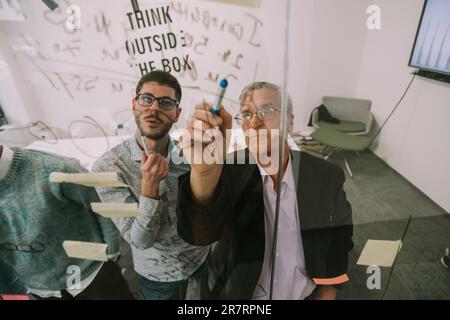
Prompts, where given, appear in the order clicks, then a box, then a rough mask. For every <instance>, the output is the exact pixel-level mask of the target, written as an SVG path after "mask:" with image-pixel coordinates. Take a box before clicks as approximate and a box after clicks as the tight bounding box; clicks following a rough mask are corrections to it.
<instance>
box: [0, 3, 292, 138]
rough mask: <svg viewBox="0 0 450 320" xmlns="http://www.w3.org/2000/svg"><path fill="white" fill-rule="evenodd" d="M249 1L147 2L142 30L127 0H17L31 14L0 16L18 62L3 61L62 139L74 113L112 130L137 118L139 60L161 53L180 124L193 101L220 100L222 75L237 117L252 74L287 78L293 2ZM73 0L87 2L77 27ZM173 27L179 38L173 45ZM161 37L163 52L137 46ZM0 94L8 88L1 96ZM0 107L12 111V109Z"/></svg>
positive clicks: (93, 132)
mask: <svg viewBox="0 0 450 320" xmlns="http://www.w3.org/2000/svg"><path fill="white" fill-rule="evenodd" d="M233 2H239V1H233ZM242 2H247V3H250V4H253V5H238V4H226V3H224V2H223V1H217V0H216V1H206V0H190V1H185V0H181V1H166V0H159V1H153V0H145V1H144V0H140V1H139V8H140V10H141V12H145V10H147V15H148V18H147V17H145V14H144V18H145V22H146V23H145V26H144V22H142V21H141V28H137V20H136V19H135V17H134V15H133V10H132V6H131V2H130V1H129V0H115V1H106V0H70V1H69V0H58V3H59V4H60V7H59V8H58V9H56V10H55V11H53V12H51V11H49V10H48V9H47V8H46V7H45V5H44V4H43V3H42V2H41V1H20V4H21V7H22V10H23V14H24V16H25V21H22V22H8V21H0V28H1V29H0V30H1V32H2V33H3V34H4V36H5V38H6V39H7V42H8V43H2V44H1V46H2V47H3V46H10V48H11V49H12V50H13V52H14V55H13V56H14V61H6V62H7V63H14V64H15V65H16V66H17V69H18V70H19V71H20V72H21V76H22V77H23V78H24V79H25V81H26V82H27V84H28V86H27V88H28V89H27V90H26V91H21V92H20V94H22V95H28V97H27V99H26V101H27V104H26V106H25V107H26V108H27V109H28V111H30V114H34V115H37V117H38V119H33V120H41V121H43V122H45V123H46V124H48V125H49V126H50V127H52V128H56V129H57V132H58V135H59V137H61V138H64V137H67V135H68V131H69V126H70V124H71V123H72V122H73V121H79V120H81V119H84V118H83V117H84V116H86V115H87V116H90V117H91V118H93V119H95V120H96V121H97V122H98V123H99V124H100V125H101V126H102V127H103V129H104V131H106V132H107V133H108V134H114V128H115V127H116V126H117V123H124V122H125V121H128V120H130V119H132V118H131V117H132V114H131V100H132V98H133V96H134V94H135V87H136V83H137V80H138V79H139V78H140V76H141V71H140V70H141V69H140V68H142V66H144V67H145V66H146V67H147V68H148V69H150V67H151V66H153V67H155V68H157V69H161V68H162V67H163V66H164V65H163V64H162V61H170V63H171V64H170V65H169V66H170V67H171V70H168V71H171V72H172V73H173V74H174V75H175V76H176V77H177V78H178V79H179V81H180V83H181V85H182V88H183V98H182V101H181V107H182V108H183V112H182V114H181V118H180V120H179V122H178V123H177V127H184V126H185V124H186V121H187V119H189V118H190V116H191V114H192V110H193V107H194V106H195V104H197V103H200V102H202V101H203V100H206V101H210V102H213V101H214V95H215V93H216V91H217V86H218V83H219V82H220V80H221V79H222V78H227V79H228V81H229V88H228V90H227V94H226V99H225V101H224V105H225V107H227V108H228V109H229V111H230V112H231V113H232V114H233V115H235V114H236V113H237V112H238V110H239V104H238V101H237V100H238V96H239V93H240V90H241V89H242V87H244V86H245V85H247V84H249V83H251V82H253V81H254V80H257V81H263V80H264V81H271V82H274V83H279V84H281V82H282V79H283V73H284V70H283V54H284V32H285V28H286V24H285V21H284V19H283V17H284V16H285V5H286V1H268V0H265V1H264V0H261V1H242ZM255 4H256V5H255ZM73 5H75V6H77V7H78V8H79V9H80V10H79V12H80V17H81V19H80V29H74V30H71V29H70V26H73V25H74V24H73V22H74V20H73V18H74V12H75V11H74V10H73V8H74V7H73ZM75 8H76V7H75ZM68 9H69V10H68ZM151 10H153V11H151ZM157 11H158V12H159V13H161V12H166V18H167V15H168V16H169V17H170V23H164V19H163V23H161V24H159V23H155V24H152V22H154V21H153V20H152V12H153V14H155V13H156V12H157ZM161 14H162V15H164V14H163V13H161ZM130 16H131V18H130ZM133 17H134V20H133ZM166 20H168V19H166ZM68 21H69V22H71V23H72V24H70V23H69V29H68ZM148 22H150V23H148ZM169 33H171V34H173V35H175V37H176V45H175V46H173V41H172V43H170V39H169V37H168V36H167V35H168V34H169ZM163 35H166V39H165V40H166V42H167V43H166V48H165V50H160V51H158V50H156V49H157V44H155V42H152V45H153V47H152V51H150V50H149V47H148V46H147V47H146V51H145V53H143V54H139V52H138V50H136V49H137V48H136V47H135V48H134V51H133V48H132V47H133V43H134V44H135V42H133V41H136V39H138V41H139V40H142V39H144V43H146V41H149V42H150V41H151V40H152V38H155V37H157V36H159V42H162V36H163ZM147 39H148V40H147ZM172 40H173V39H172ZM138 43H139V42H138ZM171 45H172V47H171ZM127 47H128V50H127ZM163 59H166V60H163ZM177 59H179V61H181V62H180V65H181V66H182V68H180V67H179V66H178V64H177ZM174 60H175V62H173V61H174ZM186 61H187V62H188V66H187V67H185V65H186ZM150 63H151V64H150ZM176 69H177V70H176ZM1 94H5V93H0V98H1ZM2 107H3V109H4V111H5V112H6V114H7V115H8V112H9V113H11V112H13V110H14V106H8V105H3V106H2ZM132 122H133V121H132V120H131V121H128V123H132ZM79 125H80V126H72V127H71V128H72V129H71V130H72V131H73V128H76V130H75V131H76V132H75V135H76V137H84V136H98V135H101V134H102V133H101V132H100V131H99V130H98V129H97V128H95V126H94V127H93V126H90V127H89V126H87V127H83V125H84V123H83V122H80V123H79ZM130 133H131V132H130ZM72 134H74V133H73V132H72Z"/></svg>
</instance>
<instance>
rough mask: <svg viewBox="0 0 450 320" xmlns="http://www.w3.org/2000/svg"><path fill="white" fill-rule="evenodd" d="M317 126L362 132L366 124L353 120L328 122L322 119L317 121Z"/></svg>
mask: <svg viewBox="0 0 450 320" xmlns="http://www.w3.org/2000/svg"><path fill="white" fill-rule="evenodd" d="M319 127H321V128H322V127H327V128H331V129H334V130H337V131H341V132H349V133H355V132H364V131H365V130H366V125H365V124H364V123H362V122H355V121H342V120H341V123H328V122H324V121H319Z"/></svg>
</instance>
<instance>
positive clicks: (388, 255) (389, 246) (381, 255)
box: [356, 239, 402, 267]
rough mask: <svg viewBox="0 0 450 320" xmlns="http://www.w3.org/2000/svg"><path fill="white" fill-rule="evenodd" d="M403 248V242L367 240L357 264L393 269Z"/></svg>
mask: <svg viewBox="0 0 450 320" xmlns="http://www.w3.org/2000/svg"><path fill="white" fill-rule="evenodd" d="M401 247H402V242H401V241H400V240H398V241H388V240H370V239H369V240H367V242H366V245H365V246H364V249H363V251H362V252H361V255H360V256H359V259H358V262H357V263H356V264H358V265H363V266H380V267H391V266H392V264H393V263H394V260H395V257H396V256H397V254H398V252H399V251H400V249H401Z"/></svg>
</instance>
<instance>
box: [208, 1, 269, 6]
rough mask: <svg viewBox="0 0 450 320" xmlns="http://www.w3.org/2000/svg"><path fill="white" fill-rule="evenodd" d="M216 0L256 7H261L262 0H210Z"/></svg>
mask: <svg viewBox="0 0 450 320" xmlns="http://www.w3.org/2000/svg"><path fill="white" fill-rule="evenodd" d="M210 1H215V2H223V3H226V4H237V5H240V6H248V7H256V8H259V7H260V5H261V0H210Z"/></svg>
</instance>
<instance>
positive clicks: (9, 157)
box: [0, 146, 14, 179]
mask: <svg viewBox="0 0 450 320" xmlns="http://www.w3.org/2000/svg"><path fill="white" fill-rule="evenodd" d="M13 158H14V151H12V150H11V149H10V148H8V147H7V146H3V152H2V156H1V158H0V179H3V178H4V177H6V174H7V173H8V170H9V168H10V167H11V164H12V161H13Z"/></svg>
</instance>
